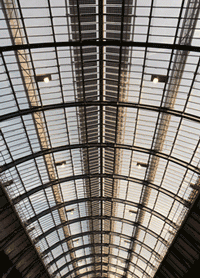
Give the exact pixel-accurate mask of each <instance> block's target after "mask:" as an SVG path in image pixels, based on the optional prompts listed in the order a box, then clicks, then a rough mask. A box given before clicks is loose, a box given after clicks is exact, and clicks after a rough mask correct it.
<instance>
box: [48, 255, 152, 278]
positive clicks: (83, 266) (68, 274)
mask: <svg viewBox="0 0 200 278" xmlns="http://www.w3.org/2000/svg"><path fill="white" fill-rule="evenodd" d="M109 256H110V255H109ZM101 258H102V257H101ZM90 266H112V267H114V268H117V269H120V270H123V271H124V270H125V268H124V267H122V266H120V265H114V264H112V263H110V262H109V263H105V262H100V263H95V262H94V263H90V264H85V265H82V266H79V267H77V270H80V269H84V268H87V267H90ZM134 267H135V268H136V269H138V270H139V271H141V272H143V273H144V274H145V275H146V277H149V278H150V277H151V276H150V275H149V274H148V273H146V272H145V271H144V270H143V269H142V268H141V267H139V266H138V265H134ZM64 268H65V265H64V266H63V267H61V268H60V269H58V270H59V271H61V270H62V269H64ZM74 272H75V269H73V270H71V271H69V272H68V273H67V274H65V275H64V276H65V277H66V278H67V277H68V276H70V275H71V274H72V273H74ZM108 272H109V271H108ZM127 272H128V273H130V274H131V275H135V274H134V273H133V272H131V271H130V270H127ZM56 273H57V271H56ZM56 273H55V274H56ZM53 275H54V273H53Z"/></svg>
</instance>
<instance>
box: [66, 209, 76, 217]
mask: <svg viewBox="0 0 200 278" xmlns="http://www.w3.org/2000/svg"><path fill="white" fill-rule="evenodd" d="M65 212H66V213H68V212H70V213H71V215H73V214H74V208H72V209H68V210H65Z"/></svg>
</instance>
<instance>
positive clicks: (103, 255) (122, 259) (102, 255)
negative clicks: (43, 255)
mask: <svg viewBox="0 0 200 278" xmlns="http://www.w3.org/2000/svg"><path fill="white" fill-rule="evenodd" d="M122 249H123V248H122ZM68 253H69V251H67V252H65V253H63V254H61V255H59V256H58V257H56V258H55V259H54V260H52V261H51V262H50V263H49V264H48V266H51V265H53V264H54V263H56V262H57V261H59V260H60V259H62V257H63V256H67V255H68ZM133 253H134V254H135V255H136V256H137V255H138V254H137V253H135V252H133ZM91 257H108V255H107V254H101V253H99V254H97V253H96V254H89V255H85V256H82V257H79V258H77V259H75V261H76V262H79V261H82V260H85V259H88V258H91ZM109 257H111V258H114V259H116V260H120V261H124V262H126V261H127V259H125V258H123V257H120V256H117V255H113V254H109ZM139 257H140V259H141V260H142V261H143V262H145V263H146V264H147V265H149V266H150V267H151V268H152V269H153V268H154V265H153V264H152V263H150V262H149V261H148V260H147V259H145V258H144V257H143V256H141V255H139ZM71 263H72V262H71V261H69V262H68V263H66V264H65V266H68V265H70V264H71ZM130 264H131V265H132V266H133V267H134V266H135V264H134V263H133V262H130ZM63 267H64V266H63ZM60 270H61V268H60Z"/></svg>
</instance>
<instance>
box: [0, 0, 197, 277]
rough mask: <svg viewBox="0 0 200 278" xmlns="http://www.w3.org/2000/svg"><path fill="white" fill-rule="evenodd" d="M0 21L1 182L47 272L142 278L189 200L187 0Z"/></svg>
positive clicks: (4, 10) (5, 7) (190, 24)
mask: <svg viewBox="0 0 200 278" xmlns="http://www.w3.org/2000/svg"><path fill="white" fill-rule="evenodd" d="M0 12H1V28H0V35H1V46H2V48H1V66H0V68H1V103H0V109H1V116H0V121H1V133H0V138H1V174H2V182H3V183H4V185H5V187H6V190H7V192H8V194H9V196H10V198H11V200H12V202H13V204H14V205H15V208H16V209H17V211H18V213H19V215H20V217H21V219H22V221H23V222H24V223H25V225H26V229H27V231H28V232H29V235H30V238H31V239H32V242H33V244H35V246H36V247H37V250H38V253H39V254H40V256H41V258H42V259H43V260H44V262H45V264H46V267H47V269H48V271H49V272H50V273H51V274H52V275H55V276H56V277H85V276H86V277H99V276H101V277H110V278H113V277H116V276H117V277H122V276H123V277H128V278H129V277H153V275H154V273H155V271H156V269H157V268H158V266H159V264H160V262H161V261H162V259H163V257H164V254H165V253H166V251H167V249H168V248H169V246H170V243H171V242H172V239H173V237H174V235H175V234H176V231H177V229H178V228H179V226H180V225H181V222H182V220H183V219H184V216H185V214H186V213H187V210H188V208H189V207H190V205H191V203H192V201H193V199H194V197H195V195H196V193H197V191H196V190H194V189H193V188H192V187H191V186H190V184H196V183H197V181H198V178H199V172H200V170H199V142H200V141H199V128H200V127H199V123H200V118H199V114H198V113H199V112H198V111H199V105H200V99H199V96H198V95H199V54H198V52H193V51H190V52H189V51H188V50H187V47H188V49H189V47H190V46H192V47H196V46H198V45H199V39H198V38H199V3H198V1H176V3H174V1H172V3H171V2H170V1H158V0H157V1H153V0H152V1H150V0H148V1H138V2H137V1H135V0H124V1H123V0H121V1H119V0H106V1H103V0H76V1H71V0H66V1H64V0H63V1H62V0H59V1H49V0H40V1H36V2H34V5H33V3H31V2H27V1H24V0H15V1H14V0H13V1H6V0H4V1H2V2H1V11H0ZM65 41H66V44H65V43H63V44H62V42H65ZM112 41H114V43H112ZM84 42H85V44H84ZM126 42H127V44H126ZM134 42H135V43H138V44H139V43H141V45H137V46H128V44H131V43H134ZM45 43H49V44H48V48H47V47H46V46H47V45H46V46H45V48H44V47H43V44H45ZM151 43H153V44H154V45H152V46H153V47H152V48H151V47H150V46H151ZM33 44H35V46H36V45H37V47H34V46H33ZM75 44H76V45H75ZM156 44H157V45H156ZM159 44H160V46H161V44H163V45H164V44H165V45H166V46H167V47H166V49H163V48H159V46H158V45H159ZM21 45H24V49H21V48H20V46H21ZM174 45H177V48H176V49H175V48H174ZM9 47H10V48H9ZM170 47H171V49H170ZM181 47H185V48H186V50H183V49H181ZM11 48H12V49H11ZM193 50H195V49H193ZM45 74H48V75H50V76H51V80H50V82H49V83H45V82H40V81H37V80H38V79H37V78H38V76H40V75H45ZM152 75H164V76H167V82H166V83H162V82H160V83H157V84H155V83H153V82H152ZM8 181H13V182H12V183H10V184H9V183H7V182H8ZM6 183H7V186H6ZM72 213H73V214H72Z"/></svg>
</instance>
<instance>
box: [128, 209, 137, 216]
mask: <svg viewBox="0 0 200 278" xmlns="http://www.w3.org/2000/svg"><path fill="white" fill-rule="evenodd" d="M134 213H137V211H136V210H131V209H129V214H130V216H132V215H133V214H134Z"/></svg>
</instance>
